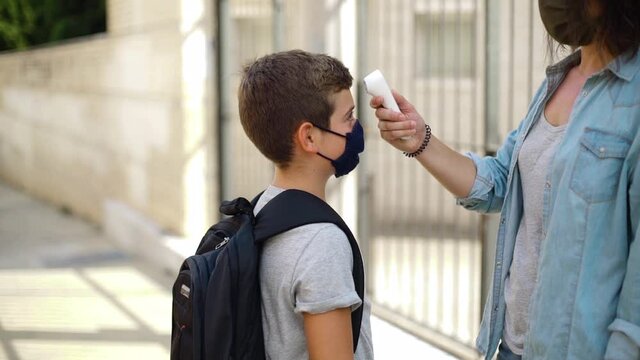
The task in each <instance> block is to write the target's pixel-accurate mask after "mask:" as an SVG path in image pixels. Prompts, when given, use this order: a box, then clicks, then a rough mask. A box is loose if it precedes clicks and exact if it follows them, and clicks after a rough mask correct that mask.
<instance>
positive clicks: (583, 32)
mask: <svg viewBox="0 0 640 360" xmlns="http://www.w3.org/2000/svg"><path fill="white" fill-rule="evenodd" d="M538 6H539V7H540V17H541V18H542V23H543V24H544V27H545V28H546V29H547V31H548V32H549V35H551V37H552V38H554V39H555V40H556V41H557V42H559V43H561V44H564V45H569V46H582V45H587V44H590V43H591V42H592V41H593V37H594V35H595V25H594V24H593V22H592V21H591V20H590V19H589V18H587V15H586V14H587V9H586V6H587V5H586V1H578V0H538ZM581 6H582V7H585V8H584V9H580V7H581Z"/></svg>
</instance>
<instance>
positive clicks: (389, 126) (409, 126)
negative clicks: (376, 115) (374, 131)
mask: <svg viewBox="0 0 640 360" xmlns="http://www.w3.org/2000/svg"><path fill="white" fill-rule="evenodd" d="M415 128H416V122H415V121H413V120H406V121H387V120H380V121H378V129H380V131H397V130H414V129H415Z"/></svg>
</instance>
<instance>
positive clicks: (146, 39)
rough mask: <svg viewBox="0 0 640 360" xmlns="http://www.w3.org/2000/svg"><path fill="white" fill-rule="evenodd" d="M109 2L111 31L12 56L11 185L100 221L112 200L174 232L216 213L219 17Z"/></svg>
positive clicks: (4, 66)
mask: <svg viewBox="0 0 640 360" xmlns="http://www.w3.org/2000/svg"><path fill="white" fill-rule="evenodd" d="M209 3H211V2H208V1H204V0H182V1H181V0H161V1H160V0H141V1H128V0H108V15H107V18H108V30H107V32H106V33H104V34H96V35H93V36H89V37H85V38H80V39H74V40H71V41H68V42H65V43H62V44H50V45H47V46H44V47H39V48H34V49H30V50H27V51H20V52H7V53H2V54H0V179H2V180H4V181H6V182H7V183H9V184H12V185H13V186H15V187H18V188H21V189H23V190H25V191H26V192H28V193H31V194H33V195H35V196H37V197H39V198H42V199H45V200H47V201H50V202H52V203H54V204H57V205H59V206H61V207H64V208H66V209H68V210H70V211H71V212H73V213H76V214H79V215H81V216H84V217H86V218H88V219H90V220H92V221H94V222H96V223H98V224H102V222H103V219H104V210H103V209H104V203H105V201H107V200H108V201H117V202H120V203H122V204H125V205H126V206H128V207H130V208H132V209H133V210H135V211H138V212H140V213H142V214H144V215H145V216H147V217H148V218H149V219H151V220H152V221H153V222H155V223H157V224H159V226H160V227H161V228H162V229H166V230H169V231H170V232H175V233H177V234H189V233H194V234H195V233H201V232H202V231H203V227H205V226H206V225H207V224H208V223H210V222H211V220H212V217H213V216H214V214H213V213H212V211H211V209H210V208H211V204H213V203H217V199H216V198H215V196H217V195H216V192H215V186H216V184H215V183H214V180H213V179H214V178H215V173H216V172H217V169H216V168H215V161H212V157H214V156H215V146H214V145H213V143H214V139H215V137H216V134H215V133H214V131H215V126H214V125H213V123H214V119H215V118H216V116H215V113H214V112H215V109H216V106H215V104H214V103H213V102H214V101H215V100H214V99H215V97H214V96H213V91H214V79H213V74H214V72H213V71H212V67H213V66H214V61H213V56H212V54H213V50H212V48H211V44H212V43H213V41H212V40H213V39H212V36H213V35H212V34H213V29H212V28H213V26H215V23H214V21H213V19H214V14H213V9H211V8H210V6H211V5H210V4H209Z"/></svg>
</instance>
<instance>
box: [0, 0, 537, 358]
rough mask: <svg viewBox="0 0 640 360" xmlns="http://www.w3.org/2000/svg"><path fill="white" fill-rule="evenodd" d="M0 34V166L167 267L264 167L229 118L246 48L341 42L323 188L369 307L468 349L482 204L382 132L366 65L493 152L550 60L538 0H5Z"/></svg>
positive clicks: (468, 145) (486, 271) (484, 221)
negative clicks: (336, 137) (356, 149)
mask: <svg viewBox="0 0 640 360" xmlns="http://www.w3.org/2000/svg"><path fill="white" fill-rule="evenodd" d="M74 4H75V5H74ZM60 14H62V15H60ZM64 14H67V15H69V14H71V15H73V16H71V15H69V16H67V17H66V18H65V16H64ZM56 16H57V17H56ZM60 19H62V20H60ZM20 29H22V30H20ZM79 35H82V36H80V37H77V36H79ZM0 36H2V39H0V48H1V49H4V50H5V51H3V52H0V179H1V180H2V181H3V182H4V183H5V184H9V185H10V186H11V187H13V188H15V189H18V190H20V191H21V192H23V193H26V194H29V195H30V196H33V197H36V198H38V199H41V200H44V201H46V202H48V203H50V204H53V205H55V206H57V207H59V208H62V209H64V210H65V211H66V212H68V213H72V214H74V215H75V216H80V217H82V218H84V219H87V220H88V221H89V222H91V223H93V224H96V225H97V226H99V227H100V229H101V231H103V232H104V233H106V234H107V235H108V236H109V238H110V239H112V240H114V241H115V242H116V243H117V244H119V245H120V246H121V247H123V248H125V249H128V250H129V251H133V252H134V253H139V254H140V255H142V256H146V257H148V258H149V259H150V260H151V261H153V262H155V263H156V264H158V265H160V266H162V267H163V268H165V269H167V271H168V272H169V273H173V272H174V271H175V270H176V269H177V267H178V265H179V264H180V261H181V259H182V258H183V257H184V256H185V255H188V254H190V253H192V252H193V250H194V246H195V245H194V242H195V241H197V240H198V239H199V237H200V236H201V235H202V234H203V232H204V230H206V228H207V227H208V226H209V225H210V224H211V223H212V222H214V221H216V220H217V219H218V213H217V205H218V204H219V202H220V200H222V199H228V198H232V197H237V196H245V197H251V196H253V195H255V194H256V193H258V192H259V191H260V190H261V189H262V188H263V187H264V186H265V185H266V184H268V183H269V182H270V181H271V177H272V174H273V168H272V167H271V165H269V163H268V162H267V161H266V160H265V159H263V158H262V157H261V155H260V153H259V152H258V151H256V150H255V149H254V147H253V145H252V144H251V143H250V142H249V141H248V140H247V139H246V138H245V136H244V133H243V131H242V128H241V126H240V122H239V119H238V110H237V100H236V88H237V84H238V80H239V76H240V72H241V68H242V66H243V65H244V64H246V63H247V62H249V61H251V60H253V59H255V58H257V57H259V56H261V55H264V54H267V53H270V52H274V51H278V50H286V49H293V48H300V49H304V50H307V51H311V52H322V53H327V54H329V55H332V56H334V57H337V58H339V59H341V60H342V61H343V62H344V63H345V65H346V66H347V67H348V68H349V69H350V70H351V72H352V74H353V75H354V77H355V79H356V80H357V81H355V82H354V86H353V88H352V92H353V94H354V97H355V98H356V99H357V113H358V116H359V118H360V119H361V121H362V123H363V125H364V126H365V128H366V137H367V144H366V152H365V154H364V155H363V157H362V161H361V166H360V167H359V168H358V170H357V171H356V172H355V173H354V174H351V175H349V176H347V177H345V178H344V179H342V178H341V179H340V180H334V181H331V182H330V184H329V189H328V196H329V200H330V202H331V204H332V205H333V206H334V208H336V210H338V211H339V212H340V213H341V214H342V215H343V217H344V218H345V219H346V220H347V222H348V223H349V224H350V225H351V228H352V229H356V230H357V231H356V232H357V237H358V238H359V241H360V243H361V246H362V249H363V253H364V254H365V257H366V258H365V263H366V265H367V274H368V279H367V281H368V290H369V296H370V297H371V299H372V300H373V302H374V312H375V314H376V315H377V316H379V317H381V318H383V319H385V320H388V321H390V322H392V323H394V324H396V325H398V326H400V327H402V328H403V329H406V330H407V331H409V332H411V333H413V334H415V335H417V336H419V337H420V338H423V339H425V340H426V341H428V342H430V343H432V344H434V345H436V346H438V347H440V348H442V349H445V350H446V351H447V352H449V353H451V354H453V355H454V356H456V357H459V358H468V359H471V358H475V357H477V353H476V352H475V350H474V346H473V343H474V338H475V335H476V333H477V331H478V328H479V324H480V316H481V309H482V305H483V301H484V299H485V294H486V291H487V288H488V287H489V282H490V275H491V272H492V260H491V259H492V257H493V252H494V239H495V235H494V231H495V228H496V226H495V225H496V224H495V223H496V219H495V218H494V217H491V216H481V215H478V214H474V213H470V212H467V211H465V210H463V209H461V208H459V207H457V206H456V205H455V199H454V198H453V197H452V196H451V195H450V194H449V193H447V192H446V191H445V190H444V189H443V188H441V187H440V186H439V185H438V184H437V183H436V181H435V180H434V179H433V178H432V177H431V176H430V175H429V174H428V173H427V172H426V171H424V170H423V169H422V168H421V167H420V166H419V165H418V164H417V163H416V162H415V161H412V160H409V159H406V158H403V156H402V155H401V154H400V152H398V151H396V150H394V149H393V148H391V147H390V146H389V145H388V144H386V143H385V142H383V141H381V140H380V139H379V136H378V133H377V124H376V121H375V118H374V116H373V111H372V110H371V109H370V108H369V107H368V101H369V97H368V96H367V94H366V93H365V92H364V89H363V87H362V86H361V84H362V83H361V79H362V78H363V77H364V75H366V74H367V73H369V72H370V71H372V70H374V69H380V70H381V71H382V72H383V73H384V74H385V76H386V78H387V80H388V82H389V83H390V84H391V86H392V87H393V88H395V89H397V90H398V91H399V92H400V93H402V94H404V95H405V96H406V97H407V98H408V99H409V100H410V101H411V102H413V103H414V104H415V105H416V107H417V108H418V110H419V111H420V112H421V113H422V115H423V117H424V118H425V120H426V121H427V122H428V123H429V124H430V125H431V127H432V129H433V132H434V134H436V136H438V137H439V138H440V139H442V140H444V141H445V142H446V143H447V144H449V145H450V146H451V147H453V148H455V149H457V150H459V151H463V152H464V151H474V152H477V153H481V154H493V153H495V151H496V150H497V149H498V147H499V145H500V143H501V141H502V139H503V138H504V137H505V136H506V134H507V133H508V132H509V131H510V130H512V129H513V128H514V127H515V126H516V124H517V123H518V122H519V121H520V119H521V117H522V116H524V114H525V111H526V107H527V105H528V101H529V99H530V98H531V96H532V94H533V92H534V91H535V89H536V88H537V86H538V85H539V83H540V81H541V80H542V78H543V75H544V68H545V66H546V65H547V64H548V63H549V61H550V60H549V59H548V57H547V55H546V54H547V43H546V38H545V36H544V29H543V27H542V24H541V22H540V20H539V15H538V7H537V1H535V0H523V1H513V0H386V1H384V0H318V1H316V0H314V1H311V0H217V1H213V0H106V1H105V0H95V1H70V0H67V1H22V0H0ZM69 37H73V38H72V39H68V38H69ZM149 249H153V251H150V250H149ZM1 312H2V309H0V321H1V320H2V315H1ZM374 336H375V334H374ZM379 341H384V340H383V339H379ZM0 358H2V356H1V354H0ZM418 358H419V357H418Z"/></svg>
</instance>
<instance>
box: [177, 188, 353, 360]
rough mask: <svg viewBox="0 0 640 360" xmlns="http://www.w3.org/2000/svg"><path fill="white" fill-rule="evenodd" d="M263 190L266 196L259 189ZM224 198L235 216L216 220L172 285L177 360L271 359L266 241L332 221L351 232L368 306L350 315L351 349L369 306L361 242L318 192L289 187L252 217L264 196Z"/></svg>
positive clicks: (225, 207)
mask: <svg viewBox="0 0 640 360" xmlns="http://www.w3.org/2000/svg"><path fill="white" fill-rule="evenodd" d="M260 195H261V194H260ZM260 195H258V196H257V197H256V198H254V199H253V201H252V202H249V201H248V200H247V199H245V198H237V199H235V200H233V201H225V202H223V203H222V205H221V206H220V211H221V212H222V213H223V214H224V215H229V216H230V217H227V218H225V219H223V220H222V221H220V222H219V223H217V224H215V225H213V226H211V228H209V230H207V232H206V234H205V235H204V237H203V238H202V240H201V241H200V244H199V245H198V249H197V251H196V254H195V255H193V256H190V257H189V258H187V259H186V260H185V261H184V263H183V264H182V266H181V267H180V272H179V273H178V277H177V279H176V281H175V283H174V285H173V315H172V316H173V319H172V329H171V360H202V359H207V360H228V359H234V360H245V359H246V360H256V359H259V360H262V359H264V358H265V351H264V337H263V333H262V309H261V299H260V297H261V294H260V282H259V277H258V269H259V261H260V249H261V245H262V243H263V242H264V241H265V240H267V239H269V238H271V237H272V236H275V235H277V234H280V233H282V232H285V231H287V230H291V229H294V228H296V227H299V226H302V225H307V224H312V223H333V224H335V225H337V226H338V227H340V229H341V230H342V231H343V232H344V233H345V234H346V235H347V237H348V238H349V244H350V245H351V250H352V252H353V280H354V283H355V288H356V292H357V293H358V296H360V298H361V299H362V304H363V305H362V306H360V307H358V309H356V310H355V311H353V312H352V313H351V324H352V333H353V349H354V352H355V349H356V347H357V345H358V339H359V335H360V324H361V321H362V310H363V308H364V266H363V263H362V256H361V254H360V249H359V247H358V244H357V243H356V240H355V238H354V236H353V234H352V233H351V231H350V230H349V227H348V226H347V225H346V224H345V223H344V221H343V220H342V218H341V217H340V215H338V214H337V213H336V212H335V211H334V210H333V209H332V208H331V207H330V206H329V205H328V204H327V203H325V202H324V201H323V200H321V199H320V198H318V197H316V196H314V195H312V194H309V193H307V192H304V191H300V190H286V191H284V192H282V193H281V194H279V195H278V196H276V197H275V198H273V199H272V200H271V201H269V202H268V203H267V204H266V205H265V206H264V208H263V209H262V210H261V211H260V212H259V213H258V214H257V215H256V216H255V217H254V215H253V208H254V206H255V204H256V203H257V201H258V199H259V198H260Z"/></svg>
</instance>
